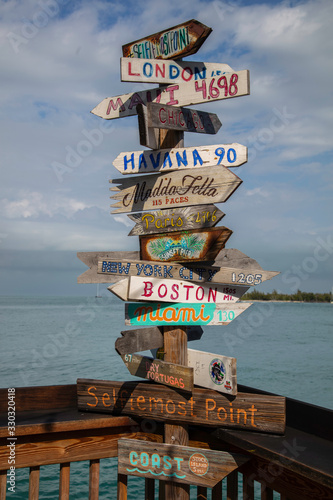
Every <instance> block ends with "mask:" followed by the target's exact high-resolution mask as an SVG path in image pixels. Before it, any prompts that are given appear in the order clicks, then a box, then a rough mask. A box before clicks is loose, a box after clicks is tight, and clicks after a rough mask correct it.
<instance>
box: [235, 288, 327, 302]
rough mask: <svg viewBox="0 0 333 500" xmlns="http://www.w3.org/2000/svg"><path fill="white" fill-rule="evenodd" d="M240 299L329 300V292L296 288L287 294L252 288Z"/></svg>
mask: <svg viewBox="0 0 333 500" xmlns="http://www.w3.org/2000/svg"><path fill="white" fill-rule="evenodd" d="M242 300H284V301H292V302H331V294H330V293H329V292H328V293H312V292H301V290H297V292H296V293H294V294H292V295H288V294H287V293H278V292H277V291H276V290H273V291H272V292H271V293H264V292H259V290H256V289H255V290H253V291H252V292H248V293H246V294H245V295H243V297H242Z"/></svg>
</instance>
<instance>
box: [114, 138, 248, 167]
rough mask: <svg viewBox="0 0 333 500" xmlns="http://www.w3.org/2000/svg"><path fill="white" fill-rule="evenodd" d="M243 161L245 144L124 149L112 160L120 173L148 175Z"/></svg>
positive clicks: (245, 159)
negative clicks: (139, 149) (140, 149)
mask: <svg viewBox="0 0 333 500" xmlns="http://www.w3.org/2000/svg"><path fill="white" fill-rule="evenodd" d="M246 162H247V147H246V146H242V145H241V144H237V143H232V144H214V145H212V146H195V147H189V148H175V149H157V150H156V151H146V150H144V151H126V152H125V153H120V154H119V155H118V156H117V158H116V159H115V160H114V161H113V166H114V167H115V168H116V169H117V170H118V171H119V172H120V173H121V174H150V173H153V172H165V171H166V172H171V171H172V170H181V169H188V168H189V169H190V168H191V169H193V168H200V167H213V166H215V165H222V166H224V167H239V166H240V165H243V163H246Z"/></svg>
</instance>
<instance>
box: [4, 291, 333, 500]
mask: <svg viewBox="0 0 333 500" xmlns="http://www.w3.org/2000/svg"><path fill="white" fill-rule="evenodd" d="M0 324H1V350H0V386H1V387H4V388H6V387H24V386H37V385H56V384H75V383H76V379H77V378H97V379H108V380H135V379H136V377H133V376H131V375H130V374H129V373H128V371H127V369H126V367H125V365H124V364H123V362H122V360H121V358H120V357H119V356H118V354H117V353H116V351H115V349H114V343H115V340H116V338H117V337H119V336H120V331H122V330H126V329H131V327H125V325H124V303H122V302H121V301H120V300H119V299H117V298H116V297H114V296H113V295H111V294H110V293H109V292H106V291H105V292H103V293H102V297H100V298H96V297H4V296H3V297H0ZM332 327H333V305H331V304H305V303H287V302H285V303H264V302H258V303H254V304H253V305H252V306H251V307H250V308H249V309H248V310H247V311H245V312H244V313H243V314H242V315H240V316H239V317H238V318H236V319H235V320H234V321H233V322H232V323H230V324H229V325H228V326H219V327H217V326H206V327H203V329H204V334H203V336H202V338H201V339H200V340H197V341H193V342H190V343H189V348H192V349H197V350H202V351H207V352H211V353H215V354H223V355H226V356H233V357H235V358H237V380H238V383H240V384H244V385H247V386H250V387H254V388H257V389H263V390H267V391H270V392H274V393H276V394H280V395H283V396H288V397H292V398H295V399H299V400H302V401H305V402H308V403H312V404H315V405H319V406H324V407H326V408H331V409H333V390H332V368H331V360H332V352H333V345H332V342H333V335H332V333H333V328H332ZM146 354H149V353H146ZM116 468H117V460H116V459H110V460H102V461H101V486H100V492H101V493H100V498H101V499H102V500H107V499H110V500H112V499H114V498H116V470H117V469H116ZM16 472H17V475H16V480H17V483H16V492H15V494H13V493H10V492H8V493H7V494H8V498H13V499H15V500H16V499H17V500H21V499H25V498H27V477H28V471H27V470H17V471H16ZM58 474H59V466H58V465H57V466H46V467H43V468H42V469H41V482H40V491H41V494H40V498H41V499H50V500H53V499H56V498H57V497H58ZM87 477H88V462H84V463H77V464H73V465H72V466H71V495H70V498H71V499H73V500H81V499H83V498H88V482H87ZM141 493H142V494H143V480H141V479H136V478H133V477H131V478H129V495H128V498H129V499H131V498H133V499H134V498H135V499H138V498H142V495H141ZM258 498H259V497H258ZM277 498H278V497H277Z"/></svg>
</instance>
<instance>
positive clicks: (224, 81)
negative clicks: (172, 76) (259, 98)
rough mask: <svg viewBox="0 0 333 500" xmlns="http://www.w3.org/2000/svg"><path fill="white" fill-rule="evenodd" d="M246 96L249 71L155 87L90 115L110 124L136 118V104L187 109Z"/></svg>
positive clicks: (106, 103) (104, 105)
mask: <svg viewBox="0 0 333 500" xmlns="http://www.w3.org/2000/svg"><path fill="white" fill-rule="evenodd" d="M249 93H250V82H249V71H248V70H242V71H238V72H233V73H227V74H225V75H223V76H220V77H215V76H214V77H210V78H205V79H204V80H200V81H198V80H190V81H189V82H186V83H185V82H184V83H181V84H180V83H175V84H174V85H168V86H167V87H155V88H153V89H150V90H141V91H138V92H131V93H129V94H123V95H118V96H115V97H106V98H105V99H103V101H101V102H100V103H99V104H98V105H97V106H96V107H95V108H94V109H93V110H92V111H91V112H92V113H93V114H94V115H97V116H100V117H101V118H104V119H106V120H113V119H114V118H123V117H125V116H133V115H136V114H137V112H136V106H137V105H138V104H143V105H146V104H147V103H148V102H156V103H158V104H167V105H169V106H191V105H193V104H202V103H205V102H213V101H219V100H221V99H230V98H232V97H239V96H243V95H249Z"/></svg>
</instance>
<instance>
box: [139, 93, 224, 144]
mask: <svg viewBox="0 0 333 500" xmlns="http://www.w3.org/2000/svg"><path fill="white" fill-rule="evenodd" d="M140 106H141V107H145V106H143V105H142V104H141V105H140ZM146 108H147V125H148V128H163V129H168V130H182V131H183V132H194V133H197V134H217V132H218V131H219V130H220V128H221V127H222V123H221V122H220V120H219V117H218V116H217V115H216V114H215V113H207V112H205V111H198V110H196V109H191V108H184V107H182V108H180V107H177V106H167V105H166V104H158V103H156V102H147V105H146ZM141 144H142V143H141Z"/></svg>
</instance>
